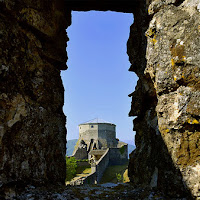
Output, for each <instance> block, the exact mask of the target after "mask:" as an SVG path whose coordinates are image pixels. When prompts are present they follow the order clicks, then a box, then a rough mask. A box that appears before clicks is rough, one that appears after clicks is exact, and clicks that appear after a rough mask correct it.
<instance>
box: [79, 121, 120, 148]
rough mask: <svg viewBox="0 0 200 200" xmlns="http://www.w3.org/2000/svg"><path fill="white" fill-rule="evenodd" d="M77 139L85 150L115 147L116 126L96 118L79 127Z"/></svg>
mask: <svg viewBox="0 0 200 200" xmlns="http://www.w3.org/2000/svg"><path fill="white" fill-rule="evenodd" d="M79 139H80V141H81V140H82V141H84V142H85V143H86V144H87V150H91V149H102V148H110V147H117V140H116V125H115V124H112V123H110V122H106V121H104V120H101V119H98V118H97V119H93V120H91V121H88V122H85V123H83V124H80V125H79Z"/></svg>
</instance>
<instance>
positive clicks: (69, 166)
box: [66, 157, 77, 181]
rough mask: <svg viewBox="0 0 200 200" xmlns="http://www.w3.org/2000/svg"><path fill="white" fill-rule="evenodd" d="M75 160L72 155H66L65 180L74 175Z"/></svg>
mask: <svg viewBox="0 0 200 200" xmlns="http://www.w3.org/2000/svg"><path fill="white" fill-rule="evenodd" d="M76 168H77V161H76V159H75V158H74V157H69V158H68V157H66V181H70V180H71V179H72V178H74V177H75V176H76Z"/></svg>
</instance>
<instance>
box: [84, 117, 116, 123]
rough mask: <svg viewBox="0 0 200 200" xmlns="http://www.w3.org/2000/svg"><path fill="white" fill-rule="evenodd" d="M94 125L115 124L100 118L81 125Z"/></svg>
mask: <svg viewBox="0 0 200 200" xmlns="http://www.w3.org/2000/svg"><path fill="white" fill-rule="evenodd" d="M92 123H99V124H101V123H102V124H104V123H105V124H113V123H111V122H108V121H105V120H103V119H100V118H94V119H92V120H89V121H86V122H84V123H81V124H92Z"/></svg>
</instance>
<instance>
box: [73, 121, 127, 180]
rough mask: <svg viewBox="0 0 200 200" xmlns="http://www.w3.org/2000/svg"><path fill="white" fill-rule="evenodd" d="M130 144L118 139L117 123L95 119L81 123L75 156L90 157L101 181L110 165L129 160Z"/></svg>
mask: <svg viewBox="0 0 200 200" xmlns="http://www.w3.org/2000/svg"><path fill="white" fill-rule="evenodd" d="M127 147H128V145H127V144H126V143H124V142H121V141H119V140H118V139H116V125H115V124H113V123H110V122H106V121H104V120H101V119H94V120H91V121H88V122H86V123H83V124H80V125H79V139H78V142H77V144H76V146H75V149H74V152H73V156H74V157H75V158H76V159H77V160H79V159H89V161H90V163H91V166H92V171H93V173H95V174H96V179H95V181H96V182H99V181H100V179H101V177H102V175H103V172H104V171H105V169H106V168H107V166H108V165H121V164H125V163H126V162H127V161H128V150H127Z"/></svg>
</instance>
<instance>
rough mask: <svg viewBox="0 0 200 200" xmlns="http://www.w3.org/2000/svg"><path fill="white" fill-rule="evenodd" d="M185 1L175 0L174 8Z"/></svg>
mask: <svg viewBox="0 0 200 200" xmlns="http://www.w3.org/2000/svg"><path fill="white" fill-rule="evenodd" d="M184 1H185V0H176V2H175V3H174V5H175V6H180V5H181V4H182V3H183V2H184Z"/></svg>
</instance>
